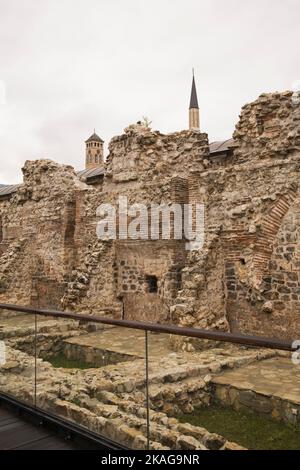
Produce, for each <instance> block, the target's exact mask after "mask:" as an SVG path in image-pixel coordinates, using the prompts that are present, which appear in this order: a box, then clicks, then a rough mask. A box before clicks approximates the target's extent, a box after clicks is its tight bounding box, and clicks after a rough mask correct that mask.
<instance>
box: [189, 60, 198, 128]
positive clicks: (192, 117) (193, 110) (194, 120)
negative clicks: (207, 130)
mask: <svg viewBox="0 0 300 470" xmlns="http://www.w3.org/2000/svg"><path fill="white" fill-rule="evenodd" d="M189 129H190V130H193V131H199V130H200V118H199V106H198V98H197V90H196V83H195V76H194V69H193V80H192V91H191V100H190V108H189Z"/></svg>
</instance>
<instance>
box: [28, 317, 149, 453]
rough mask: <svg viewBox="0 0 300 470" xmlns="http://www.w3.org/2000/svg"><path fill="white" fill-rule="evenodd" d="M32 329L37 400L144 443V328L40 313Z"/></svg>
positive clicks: (135, 444)
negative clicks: (34, 331) (35, 360)
mask: <svg viewBox="0 0 300 470" xmlns="http://www.w3.org/2000/svg"><path fill="white" fill-rule="evenodd" d="M37 330H38V334H37V352H38V361H37V406H38V407H40V408H43V409H44V410H46V411H48V412H50V413H52V414H55V415H57V416H60V417H62V418H64V419H67V420H69V421H72V422H74V423H76V424H77V425H80V426H84V427H85V428H87V429H89V430H90V431H92V432H94V433H96V434H97V435H99V436H102V437H104V438H106V439H110V440H112V441H114V442H117V443H119V444H121V445H123V446H126V447H129V448H132V449H146V448H147V409H146V388H145V383H146V382H145V381H146V375H145V370H146V367H145V366H146V361H145V333H144V332H143V331H140V330H134V329H129V328H123V327H115V326H108V325H104V324H99V323H93V322H84V321H78V320H73V319H62V318H53V317H47V318H46V317H43V316H39V318H38V327H37Z"/></svg>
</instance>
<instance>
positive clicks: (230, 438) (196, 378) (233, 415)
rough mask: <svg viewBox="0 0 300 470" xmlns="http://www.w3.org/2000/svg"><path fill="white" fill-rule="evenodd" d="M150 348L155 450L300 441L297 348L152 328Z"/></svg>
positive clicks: (299, 444)
mask: <svg viewBox="0 0 300 470" xmlns="http://www.w3.org/2000/svg"><path fill="white" fill-rule="evenodd" d="M148 355H149V409H150V443H151V448H152V449H159V448H164V449H171V450H201V449H203V450H204V449H209V450H220V449H222V450H227V449H228V450H229V449H232V450H238V449H242V448H247V449H251V450H252V449H253V450H254V449H267V450H268V449H279V450H280V449H299V448H300V365H299V364H298V365H297V364H296V361H293V360H292V353H290V352H282V351H278V350H272V349H266V348H258V347H249V346H239V345H235V344H230V343H225V342H220V341H218V342H216V341H207V340H200V339H193V338H187V337H183V336H174V335H167V334H162V333H160V334H157V333H148ZM299 363H300V361H299Z"/></svg>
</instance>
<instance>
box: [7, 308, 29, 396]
mask: <svg viewBox="0 0 300 470" xmlns="http://www.w3.org/2000/svg"><path fill="white" fill-rule="evenodd" d="M35 329H36V317H35V315H34V314H26V313H22V312H12V311H8V310H4V309H0V393H3V394H6V395H9V396H10V397H11V398H15V399H18V400H20V401H22V402H25V403H26V404H30V405H35V377H36V376H35V372H36V368H35V348H36V343H35Z"/></svg>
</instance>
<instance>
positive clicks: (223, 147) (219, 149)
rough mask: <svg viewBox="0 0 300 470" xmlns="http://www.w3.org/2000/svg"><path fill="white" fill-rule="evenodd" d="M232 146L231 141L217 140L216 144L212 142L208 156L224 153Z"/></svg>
mask: <svg viewBox="0 0 300 470" xmlns="http://www.w3.org/2000/svg"><path fill="white" fill-rule="evenodd" d="M232 144H233V139H227V140H219V141H217V142H212V143H211V144H209V150H210V154H211V155H213V154H215V153H225V152H228V150H229V149H230V145H232Z"/></svg>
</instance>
